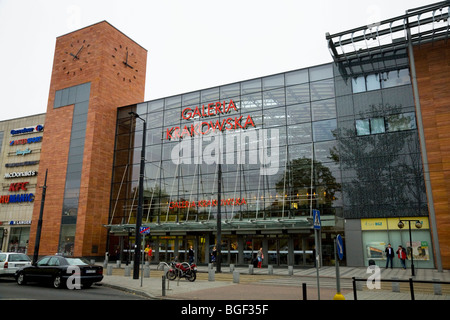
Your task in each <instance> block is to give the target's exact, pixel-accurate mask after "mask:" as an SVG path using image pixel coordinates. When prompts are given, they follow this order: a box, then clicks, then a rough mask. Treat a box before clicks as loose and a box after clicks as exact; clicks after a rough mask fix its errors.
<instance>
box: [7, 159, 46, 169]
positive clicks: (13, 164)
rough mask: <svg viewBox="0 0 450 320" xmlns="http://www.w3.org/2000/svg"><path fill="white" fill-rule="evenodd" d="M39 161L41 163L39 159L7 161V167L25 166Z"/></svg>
mask: <svg viewBox="0 0 450 320" xmlns="http://www.w3.org/2000/svg"><path fill="white" fill-rule="evenodd" d="M38 163H39V160H36V161H25V162H16V163H5V167H7V168H13V167H23V166H34V165H35V164H38Z"/></svg>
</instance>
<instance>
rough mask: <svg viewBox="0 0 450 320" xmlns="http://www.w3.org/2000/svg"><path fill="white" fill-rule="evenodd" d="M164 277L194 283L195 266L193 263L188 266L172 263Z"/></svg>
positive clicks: (186, 264) (187, 264) (185, 263)
mask: <svg viewBox="0 0 450 320" xmlns="http://www.w3.org/2000/svg"><path fill="white" fill-rule="evenodd" d="M166 277H167V279H169V280H175V279H176V278H177V277H178V278H180V279H181V278H186V279H187V280H189V281H191V282H194V281H195V279H197V266H196V264H195V263H193V264H189V263H187V262H175V261H172V263H171V267H170V269H169V270H168V271H167V273H166Z"/></svg>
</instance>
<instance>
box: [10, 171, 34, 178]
mask: <svg viewBox="0 0 450 320" xmlns="http://www.w3.org/2000/svg"><path fill="white" fill-rule="evenodd" d="M35 175H37V171H36V170H31V171H22V172H7V173H5V176H4V178H5V179H12V178H21V177H34V176H35Z"/></svg>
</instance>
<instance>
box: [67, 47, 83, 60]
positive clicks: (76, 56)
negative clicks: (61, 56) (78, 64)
mask: <svg viewBox="0 0 450 320" xmlns="http://www.w3.org/2000/svg"><path fill="white" fill-rule="evenodd" d="M83 47H84V45H82V46H81V48H80V49H79V50H78V52H77V54H75V55H74V54H73V53H71V54H70V55H71V56H72V57H73V58H74V59H80V58H79V57H78V55H79V54H80V52H81V50H82V49H83Z"/></svg>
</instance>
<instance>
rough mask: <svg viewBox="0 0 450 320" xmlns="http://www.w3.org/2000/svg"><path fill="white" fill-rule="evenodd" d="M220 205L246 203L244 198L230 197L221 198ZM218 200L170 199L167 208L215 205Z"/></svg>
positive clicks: (240, 204)
mask: <svg viewBox="0 0 450 320" xmlns="http://www.w3.org/2000/svg"><path fill="white" fill-rule="evenodd" d="M220 203H221V206H242V205H244V204H247V202H246V201H245V199H244V198H231V199H222V200H221V201H220ZM218 204H219V202H218V201H217V199H213V200H198V201H179V202H176V201H172V202H170V204H169V209H176V208H178V209H184V208H196V207H200V208H204V207H217V205H218Z"/></svg>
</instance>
